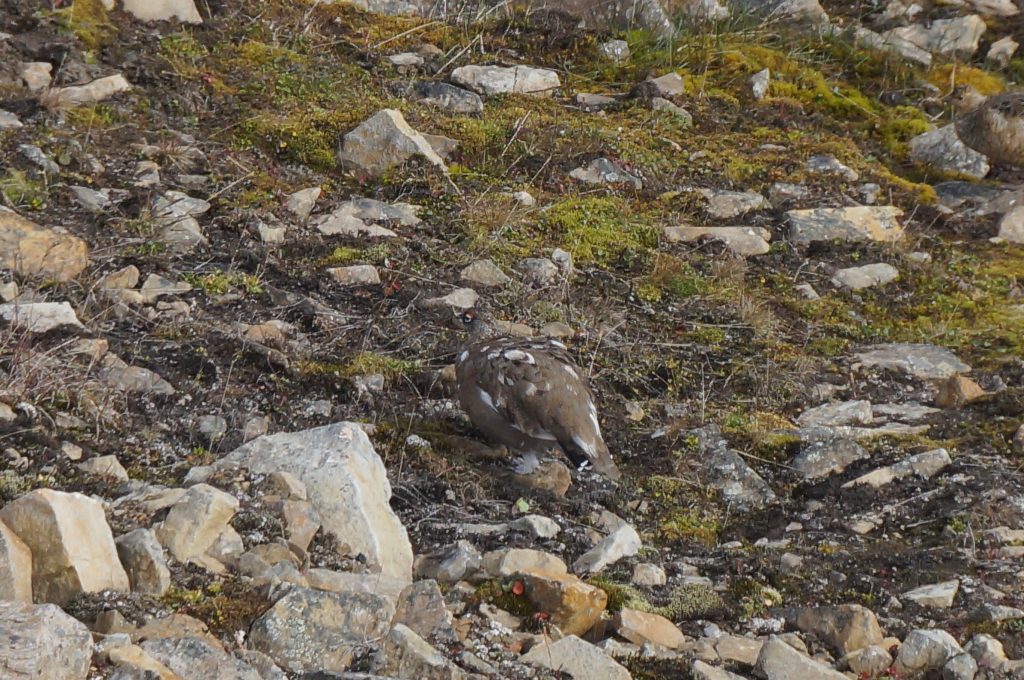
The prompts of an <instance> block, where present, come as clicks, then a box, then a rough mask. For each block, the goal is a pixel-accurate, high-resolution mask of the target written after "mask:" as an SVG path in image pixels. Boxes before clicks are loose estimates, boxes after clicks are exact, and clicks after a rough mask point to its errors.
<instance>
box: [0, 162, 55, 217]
mask: <svg viewBox="0 0 1024 680" xmlns="http://www.w3.org/2000/svg"><path fill="white" fill-rule="evenodd" d="M0 194H3V197H4V199H5V201H6V202H8V203H10V204H11V205H15V206H18V207H20V208H28V209H29V210H42V209H43V208H45V207H46V198H47V191H46V185H45V184H44V183H43V182H41V181H39V180H35V179H32V178H31V177H29V176H28V174H27V173H24V172H22V171H21V170H9V171H8V172H7V174H6V175H4V176H3V177H0Z"/></svg>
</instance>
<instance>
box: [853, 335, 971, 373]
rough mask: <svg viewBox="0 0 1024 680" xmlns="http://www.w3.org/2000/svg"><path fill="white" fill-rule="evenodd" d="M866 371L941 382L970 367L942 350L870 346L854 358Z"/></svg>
mask: <svg viewBox="0 0 1024 680" xmlns="http://www.w3.org/2000/svg"><path fill="white" fill-rule="evenodd" d="M854 358H855V359H856V360H857V361H858V362H860V364H861V365H862V366H863V367H865V368H882V369H886V370H890V371H897V372H900V373H906V374H907V375H910V376H913V377H915V378H920V379H922V380H943V379H946V378H951V377H953V376H955V375H959V374H961V373H968V372H970V370H971V367H970V366H968V365H967V364H965V363H964V362H962V361H960V359H959V358H957V356H956V355H955V354H953V352H951V351H949V350H948V349H946V348H945V347H938V346H936V345H926V344H918V343H894V344H890V345H871V346H869V347H865V348H864V349H862V350H859V351H857V352H856V353H855V354H854Z"/></svg>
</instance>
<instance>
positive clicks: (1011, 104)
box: [952, 85, 1024, 167]
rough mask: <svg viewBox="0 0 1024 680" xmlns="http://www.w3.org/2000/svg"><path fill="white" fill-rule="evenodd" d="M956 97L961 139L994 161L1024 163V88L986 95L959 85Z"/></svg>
mask: <svg viewBox="0 0 1024 680" xmlns="http://www.w3.org/2000/svg"><path fill="white" fill-rule="evenodd" d="M952 100H953V107H954V109H955V110H956V113H957V115H956V120H955V121H954V122H955V123H956V133H957V136H958V137H960V141H962V142H963V143H964V144H966V145H967V146H969V147H970V148H972V149H974V150H975V151H978V152H980V153H983V154H985V155H986V156H988V158H989V160H991V161H992V162H994V163H1000V164H1003V165H1015V166H1017V167H1024V92H1006V93H1003V94H997V95H993V96H991V97H985V96H983V95H981V94H979V93H978V92H977V91H976V90H974V89H973V88H971V87H969V86H967V85H958V86H957V87H956V89H954V90H953V95H952Z"/></svg>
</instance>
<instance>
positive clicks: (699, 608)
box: [655, 583, 727, 621]
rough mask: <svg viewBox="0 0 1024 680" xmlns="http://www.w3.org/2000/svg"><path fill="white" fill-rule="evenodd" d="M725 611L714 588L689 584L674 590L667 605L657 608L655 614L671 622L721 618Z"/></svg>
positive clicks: (723, 604) (722, 601) (723, 602)
mask: <svg viewBox="0 0 1024 680" xmlns="http://www.w3.org/2000/svg"><path fill="white" fill-rule="evenodd" d="M726 609H727V607H726V604H725V601H724V600H722V597H721V596H720V595H719V594H718V593H716V592H715V590H714V588H712V587H711V586H708V585H701V584H698V583H690V584H687V585H683V586H680V587H678V588H675V589H674V590H673V591H672V593H671V594H670V595H669V598H668V604H666V605H665V606H664V607H658V608H657V609H656V610H655V613H656V614H661V615H662V616H664V617H665V618H667V619H669V620H671V621H692V620H694V619H708V618H714V617H716V616H721V615H722V614H723V613H724V612H725V610H726Z"/></svg>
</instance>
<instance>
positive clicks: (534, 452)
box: [455, 308, 621, 481]
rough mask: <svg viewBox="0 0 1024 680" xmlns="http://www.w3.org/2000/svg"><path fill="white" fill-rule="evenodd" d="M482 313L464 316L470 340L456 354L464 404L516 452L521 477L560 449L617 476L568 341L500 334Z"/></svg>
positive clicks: (487, 431) (479, 424)
mask: <svg viewBox="0 0 1024 680" xmlns="http://www.w3.org/2000/svg"><path fill="white" fill-rule="evenodd" d="M485 317H486V313H482V312H481V310H479V309H475V308H474V309H469V310H466V311H464V312H462V313H461V315H460V321H461V324H462V325H463V326H464V327H465V328H466V330H468V332H469V339H468V341H467V343H466V344H465V345H464V346H463V348H462V349H461V351H460V352H459V353H458V356H457V357H456V362H455V377H456V383H457V386H458V398H459V403H460V405H461V406H462V409H463V410H464V411H465V412H466V414H467V415H468V416H469V419H470V421H471V422H472V423H473V425H474V426H476V428H477V429H478V430H480V431H481V432H482V433H483V434H484V435H485V436H486V437H487V438H488V439H490V440H491V441H492V442H494V443H497V444H501V445H504V446H505V447H507V448H508V449H509V450H510V451H512V452H513V453H515V454H517V455H518V456H519V461H518V464H517V467H516V472H518V473H519V474H529V473H531V472H532V471H534V470H536V469H537V468H538V467H539V466H540V464H541V460H542V459H543V458H544V457H546V456H547V455H550V454H554V455H556V456H557V455H558V454H559V453H562V454H564V455H565V456H566V457H568V458H569V460H570V461H572V463H573V464H574V465H575V466H576V467H577V469H578V470H584V469H587V468H593V469H594V470H596V471H597V472H598V473H600V474H602V475H604V476H605V477H606V478H608V479H610V480H613V481H614V480H618V479H620V478H621V473H620V472H619V469H618V467H616V465H615V462H614V461H613V460H612V456H611V453H610V452H609V451H608V445H607V444H606V443H605V441H604V437H603V436H602V435H601V425H600V423H599V421H598V415H597V405H596V404H595V403H594V395H593V392H591V390H590V387H589V386H588V384H587V381H586V379H585V378H584V376H583V373H582V372H581V371H580V369H579V367H578V366H577V365H576V364H575V363H574V362H573V360H572V358H571V357H570V356H569V352H568V349H567V348H566V346H565V345H563V344H562V343H560V342H558V341H556V340H551V339H538V338H513V337H509V336H507V335H502V334H501V333H499V332H497V331H496V330H495V329H494V326H493V325H492V324H490V323H489V322H488V319H486V318H485Z"/></svg>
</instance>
